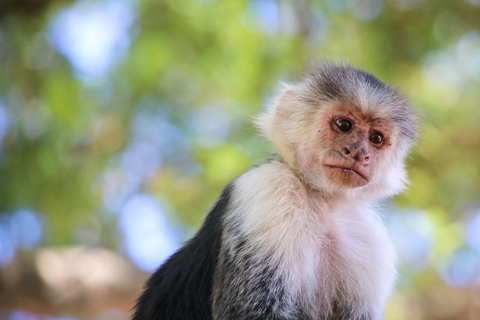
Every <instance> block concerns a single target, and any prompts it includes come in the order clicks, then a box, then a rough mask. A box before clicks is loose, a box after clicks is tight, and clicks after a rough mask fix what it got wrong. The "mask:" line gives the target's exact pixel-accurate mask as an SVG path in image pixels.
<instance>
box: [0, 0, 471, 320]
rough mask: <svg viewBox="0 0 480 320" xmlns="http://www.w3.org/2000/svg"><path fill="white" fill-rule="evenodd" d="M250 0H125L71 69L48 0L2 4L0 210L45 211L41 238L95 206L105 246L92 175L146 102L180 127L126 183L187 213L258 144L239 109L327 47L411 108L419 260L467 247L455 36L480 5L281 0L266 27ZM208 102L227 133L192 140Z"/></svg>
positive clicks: (466, 175) (99, 186)
mask: <svg viewBox="0 0 480 320" xmlns="http://www.w3.org/2000/svg"><path fill="white" fill-rule="evenodd" d="M470 2H471V3H475V1H470ZM258 3H260V4H261V3H262V1H240V0H238V1H215V0H211V1H209V0H203V1H198V0H168V1H167V0H164V1H157V0H156V1H153V0H143V1H138V2H137V3H136V7H135V10H136V11H137V19H136V20H135V22H134V24H133V25H132V27H131V28H130V33H131V34H130V37H131V39H132V43H131V45H130V47H129V49H128V50H127V52H126V53H125V54H124V55H123V56H121V57H120V58H119V61H117V63H116V64H115V65H114V67H113V69H112V70H111V71H109V72H107V73H106V74H104V75H101V76H99V77H97V78H94V79H93V80H92V79H89V80H84V79H82V77H78V76H77V73H76V72H75V70H74V68H73V67H72V66H71V65H70V64H69V61H68V60H67V58H65V57H64V56H62V55H61V53H59V51H57V49H56V48H55V47H54V46H52V45H51V44H50V43H51V42H49V41H48V40H47V35H46V34H45V32H48V30H49V29H48V28H49V27H48V25H49V23H50V22H49V21H50V19H52V17H54V16H55V14H57V13H58V12H59V10H61V9H64V8H65V7H61V6H62V5H63V4H62V2H61V1H51V3H50V7H49V8H50V9H49V10H46V11H44V12H43V13H38V14H37V15H36V16H35V17H36V18H35V19H31V18H30V16H24V15H18V14H17V13H15V14H14V15H13V14H12V15H11V16H9V15H8V14H6V15H3V16H4V18H3V21H1V22H0V69H1V70H2V72H1V73H0V106H2V107H4V108H6V110H7V113H8V116H9V130H8V134H7V135H6V136H5V137H4V138H3V141H2V142H1V144H0V148H1V149H0V152H1V153H0V212H1V213H9V212H11V211H13V210H15V209H17V208H21V207H28V208H32V209H33V210H36V211H38V212H40V213H42V214H44V215H45V216H46V217H47V220H48V221H49V225H50V229H49V230H50V231H49V234H48V235H47V236H46V237H45V239H44V244H45V245H51V244H70V243H73V242H74V241H75V232H76V229H77V228H78V227H79V226H81V225H83V224H85V221H88V219H89V218H88V217H96V218H98V219H99V221H101V222H102V230H103V232H101V237H100V239H101V240H100V243H99V244H102V245H112V242H115V241H116V238H115V234H116V232H115V231H112V229H115V228H113V227H112V224H113V225H114V223H115V221H112V219H111V218H109V216H106V215H105V214H106V212H108V211H112V210H113V211H115V210H117V212H118V208H117V209H109V208H106V206H105V205H104V199H105V195H104V188H103V179H104V175H105V172H106V171H108V170H113V171H115V172H121V165H120V163H121V160H120V159H121V156H122V154H123V152H124V151H125V150H126V149H127V148H128V146H129V145H130V143H131V142H132V139H133V136H134V131H135V128H134V126H133V124H132V123H133V120H132V119H135V117H136V116H137V115H138V113H139V112H142V111H145V110H150V111H152V110H153V111H154V112H157V113H158V114H160V115H161V117H163V118H164V119H165V120H166V121H167V122H168V123H170V124H171V125H172V126H175V128H177V129H178V130H179V131H180V132H181V135H182V138H181V139H180V142H178V141H177V142H178V144H170V145H167V146H163V148H165V149H164V150H161V154H164V155H165V156H164V159H163V161H162V165H161V166H159V168H158V169H157V170H156V171H155V172H154V173H153V174H152V175H150V176H147V177H143V178H142V179H143V180H142V183H141V185H140V186H139V187H138V188H137V190H134V191H133V192H136V191H142V192H147V193H152V194H154V195H155V196H156V197H157V198H158V199H160V201H161V202H162V203H163V204H164V206H165V207H166V208H168V210H167V211H168V214H169V215H170V216H171V217H173V216H175V217H178V218H179V219H180V220H181V221H182V222H183V223H184V224H185V225H187V226H190V227H192V228H196V227H198V226H199V225H200V223H201V221H202V219H203V217H204V215H205V213H206V212H207V210H208V208H209V207H210V206H211V205H212V203H213V201H214V200H215V198H216V197H217V196H218V195H219V193H220V191H221V189H222V187H223V186H224V185H225V183H226V182H227V181H228V180H230V179H232V178H233V177H234V176H236V175H238V174H240V173H241V172H242V171H244V170H246V169H247V168H248V167H249V166H251V165H253V164H255V163H256V162H258V161H260V160H261V159H262V158H265V157H268V155H269V153H270V149H269V146H268V145H267V143H266V142H265V141H263V140H261V139H260V138H258V137H257V136H256V133H255V130H254V129H253V127H252V125H251V121H250V119H251V117H252V116H253V115H254V114H255V113H257V112H259V111H260V110H261V108H262V105H263V104H264V103H265V101H267V99H268V97H269V96H270V95H271V94H272V92H273V90H274V88H275V87H276V85H277V83H278V81H279V80H282V81H294V80H295V79H298V77H299V75H301V74H302V73H304V72H305V71H307V70H308V68H309V66H310V65H311V64H312V62H314V61H318V60H322V59H324V58H330V59H334V60H335V61H339V60H340V61H341V60H348V61H351V62H352V63H353V64H354V65H356V66H358V67H361V68H365V69H367V70H369V71H371V72H373V73H375V74H377V75H378V76H379V77H380V78H382V79H384V80H386V81H388V82H390V83H392V84H394V85H396V86H398V87H400V88H401V90H402V91H403V92H405V93H406V95H407V96H409V97H410V98H411V100H412V102H413V103H414V104H415V105H417V106H418V107H419V110H420V112H421V114H422V125H421V129H422V138H421V140H420V141H419V145H418V147H417V148H416V149H415V152H414V153H413V155H412V157H411V159H410V160H409V163H408V166H409V171H410V172H411V174H410V176H411V180H412V184H411V187H410V190H409V191H408V192H406V193H405V194H403V195H402V196H400V197H399V198H398V199H397V205H398V206H400V207H404V208H415V209H417V210H421V211H422V212H424V213H425V214H426V215H427V216H428V217H429V219H431V221H432V223H433V224H434V226H435V237H434V240H435V243H434V246H433V249H432V253H431V254H432V257H433V258H432V264H433V266H431V267H435V266H436V263H437V262H438V263H440V261H441V260H442V259H443V258H444V257H445V256H448V255H449V254H451V253H452V252H453V250H455V249H457V248H459V247H461V246H464V245H465V239H464V236H463V234H464V228H465V222H466V221H467V220H468V218H469V214H470V213H471V212H472V210H473V209H475V210H477V212H478V207H479V206H480V204H479V200H480V199H479V195H480V167H479V163H480V126H479V120H480V108H478V101H480V77H479V76H478V74H472V70H470V69H469V68H471V66H473V65H474V64H473V63H471V61H470V60H468V59H471V60H472V59H474V58H475V57H476V59H477V65H476V66H477V67H476V68H477V69H476V70H477V71H478V59H480V58H479V57H480V49H479V47H478V43H477V47H468V44H467V47H466V49H462V48H463V47H462V43H463V42H462V41H463V40H462V39H465V37H466V35H468V34H469V33H470V34H471V35H474V37H473V38H474V39H477V40H478V39H480V19H479V16H480V7H479V6H478V5H477V6H475V5H474V4H470V3H469V2H468V1H446V0H444V1H385V2H384V3H383V7H382V8H381V11H380V12H379V14H378V16H376V15H373V16H371V17H370V16H368V15H367V16H366V17H365V14H369V12H370V11H368V12H367V13H362V12H364V11H365V10H366V9H365V10H364V9H362V3H363V2H362V1H354V2H350V1H338V2H335V1H333V0H330V1H286V0H285V1H280V2H278V7H277V8H278V18H279V20H278V28H276V29H275V26H274V25H270V26H268V25H265V24H264V20H262V19H266V18H265V17H263V18H262V16H260V18H258V16H257V14H258V12H256V11H255V4H258ZM268 3H272V1H269V2H268ZM349 3H350V4H349ZM372 3H373V2H372ZM379 3H382V2H379ZM362 10H363V11H362ZM371 10H373V11H375V10H376V8H373V9H372V8H371ZM269 27H271V28H273V29H272V30H273V31H272V30H270V29H268V28H269ZM475 37H477V38H475ZM478 41H480V40H478ZM462 50H463V51H462ZM475 50H477V51H475ZM468 54H472V55H473V54H476V56H475V57H473V58H472V57H471V56H469V55H468ZM469 61H470V62H469ZM472 61H473V60H472ZM469 66H470V67H469ZM210 108H213V109H214V110H218V112H222V113H223V114H224V115H225V118H226V121H228V134H226V135H225V136H224V137H222V138H221V139H219V141H213V142H212V141H209V142H208V141H207V142H205V141H204V140H202V139H203V138H202V137H199V136H198V132H197V131H196V130H195V128H192V119H194V118H195V117H196V115H197V113H200V112H203V111H205V110H208V109H210ZM209 125H212V124H209ZM213 125H214V126H215V125H217V124H213ZM182 154H183V155H184V157H182V156H181V155H182ZM192 168H194V169H192ZM195 168H196V169H195ZM122 181H123V180H121V179H120V181H119V182H118V184H120V185H121V184H122V183H123V182H122ZM112 239H115V240H112ZM428 272H431V270H430V269H427V270H425V271H423V273H422V272H421V271H420V272H418V273H416V275H417V279H420V278H421V275H422V274H426V273H428ZM418 281H419V280H418ZM434 281H439V280H438V279H435V280H434ZM418 284H420V282H418ZM413 285H415V282H414V283H413ZM391 319H395V318H394V317H393V316H392V318H391Z"/></svg>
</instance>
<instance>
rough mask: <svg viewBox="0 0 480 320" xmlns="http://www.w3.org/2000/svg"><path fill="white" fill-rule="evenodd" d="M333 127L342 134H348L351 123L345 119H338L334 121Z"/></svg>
mask: <svg viewBox="0 0 480 320" xmlns="http://www.w3.org/2000/svg"><path fill="white" fill-rule="evenodd" d="M335 125H336V126H337V127H338V129H340V131H343V132H348V131H350V130H351V129H352V122H351V121H350V120H347V119H338V120H337V121H335Z"/></svg>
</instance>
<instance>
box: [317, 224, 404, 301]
mask: <svg viewBox="0 0 480 320" xmlns="http://www.w3.org/2000/svg"><path fill="white" fill-rule="evenodd" d="M319 242H320V246H319V247H318V248H317V252H318V253H319V259H318V260H317V261H316V263H317V266H315V268H316V270H317V273H316V275H317V291H316V293H315V294H316V296H315V298H314V299H317V304H319V305H325V304H326V305H327V306H324V308H325V307H327V309H330V308H331V309H335V308H339V307H340V306H345V305H352V304H356V305H364V306H368V305H379V303H380V302H381V301H382V300H384V299H386V297H387V296H388V293H389V291H390V289H391V287H392V285H393V281H394V277H395V266H394V261H395V254H394V251H393V246H392V244H391V241H390V239H389V238H388V235H387V233H386V230H385V228H384V226H383V225H382V224H381V223H380V222H378V221H376V220H371V221H369V220H367V219H355V218H351V217H346V218H345V219H337V220H336V221H335V222H334V223H333V224H332V226H331V227H329V228H328V230H327V231H326V232H325V235H324V236H323V237H320V239H319Z"/></svg>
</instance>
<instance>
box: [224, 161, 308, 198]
mask: <svg viewBox="0 0 480 320" xmlns="http://www.w3.org/2000/svg"><path fill="white" fill-rule="evenodd" d="M233 187H234V189H235V192H234V194H235V197H233V200H234V201H246V202H248V203H251V204H255V205H262V204H267V205H270V204H272V203H276V204H286V203H287V202H288V203H292V202H294V203H298V202H299V201H300V202H301V201H302V200H303V201H305V200H306V199H307V191H306V188H305V186H304V185H303V183H302V182H301V181H300V179H299V178H298V177H297V176H296V175H295V173H294V172H293V171H291V170H290V169H289V168H288V166H287V165H285V164H284V163H283V162H280V161H277V160H270V161H267V162H265V163H262V164H261V165H258V166H256V167H254V168H252V169H250V170H249V171H247V172H245V173H244V174H243V175H241V176H239V177H238V178H237V179H235V180H234V181H233Z"/></svg>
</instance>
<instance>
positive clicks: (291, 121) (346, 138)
mask: <svg viewBox="0 0 480 320" xmlns="http://www.w3.org/2000/svg"><path fill="white" fill-rule="evenodd" d="M256 122H257V124H258V125H259V127H260V128H261V130H262V131H263V133H264V134H265V135H266V137H267V138H268V139H269V140H270V141H271V142H272V143H273V146H274V148H275V149H276V152H277V153H278V154H279V155H280V156H281V158H282V159H283V161H285V163H286V164H287V165H288V166H289V167H290V168H291V169H292V170H293V171H294V172H295V173H296V174H297V175H298V176H299V177H300V178H301V179H302V181H303V182H304V183H305V184H306V185H307V186H308V187H310V188H312V189H315V190H319V191H321V192H324V193H326V194H332V195H338V194H345V195H347V196H348V197H362V198H365V197H370V198H379V197H385V196H390V195H393V194H396V193H398V192H399V191H401V190H402V189H403V188H404V186H405V183H406V182H407V176H406V172H405V168H404V160H405V157H406V155H407V153H408V150H409V149H410V147H411V146H412V145H413V144H414V142H415V140H416V138H417V117H416V114H415V112H414V109H413V107H412V106H411V105H410V104H409V102H408V101H407V99H406V98H405V97H404V96H403V95H402V94H400V93H399V92H398V91H397V90H395V89H394V88H392V87H390V86H388V85H387V84H385V83H383V82H382V81H380V80H379V79H378V78H376V77H375V76H373V75H371V74H369V73H367V72H364V71H362V70H358V69H355V68H352V67H349V66H335V65H324V66H320V67H318V68H316V69H315V70H314V71H313V72H312V73H311V74H309V75H307V76H306V77H305V78H304V79H303V80H302V81H301V82H299V83H296V84H293V85H284V86H283V88H282V90H281V93H280V95H279V96H278V98H276V99H275V100H274V101H273V103H272V104H271V106H270V107H269V108H268V109H267V110H266V111H265V112H264V113H262V114H260V115H259V116H258V118H257V121H256Z"/></svg>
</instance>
